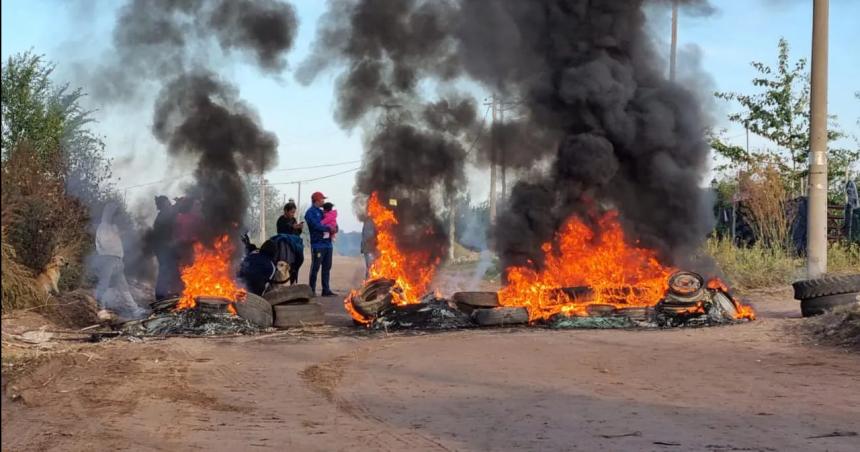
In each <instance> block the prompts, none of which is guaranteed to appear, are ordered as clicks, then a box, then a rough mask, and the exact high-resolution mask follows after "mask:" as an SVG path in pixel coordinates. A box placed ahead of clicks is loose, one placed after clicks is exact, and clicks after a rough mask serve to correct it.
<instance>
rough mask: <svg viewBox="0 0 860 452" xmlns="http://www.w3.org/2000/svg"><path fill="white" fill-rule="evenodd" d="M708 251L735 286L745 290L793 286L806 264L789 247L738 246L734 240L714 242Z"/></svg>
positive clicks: (710, 243)
mask: <svg viewBox="0 0 860 452" xmlns="http://www.w3.org/2000/svg"><path fill="white" fill-rule="evenodd" d="M706 249H707V252H708V254H710V255H711V256H712V257H713V258H714V260H716V261H717V264H718V265H719V267H720V269H722V270H723V272H724V273H725V275H726V277H728V279H729V280H730V282H731V284H732V285H733V286H735V287H738V288H741V289H756V288H760V287H772V286H779V285H784V284H789V283H791V282H792V281H794V280H795V279H797V277H798V276H799V273H800V268H801V266H802V264H803V261H802V260H801V259H798V258H796V257H792V256H791V254H790V253H789V252H788V251H787V250H786V249H785V248H768V247H765V246H762V245H760V244H758V243H757V244H755V245H753V246H751V247H736V246H734V245H732V243H731V241H730V240H718V239H710V240H708V242H707V244H706Z"/></svg>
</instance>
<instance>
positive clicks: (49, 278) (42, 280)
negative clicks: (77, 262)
mask: <svg viewBox="0 0 860 452" xmlns="http://www.w3.org/2000/svg"><path fill="white" fill-rule="evenodd" d="M68 265H69V262H68V261H67V260H66V258H65V257H63V256H61V255H56V256H54V257H52V258H51V261H50V262H48V265H46V266H45V269H44V270H42V273H39V276H37V277H36V282H37V283H38V287H39V288H40V289H42V291H44V292H45V294H46V295H50V294H52V293H53V294H58V293H60V288H59V287H57V284H59V282H60V272H61V271H62V270H63V268H65V267H66V266H68Z"/></svg>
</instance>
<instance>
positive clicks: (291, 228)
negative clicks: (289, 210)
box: [277, 215, 302, 235]
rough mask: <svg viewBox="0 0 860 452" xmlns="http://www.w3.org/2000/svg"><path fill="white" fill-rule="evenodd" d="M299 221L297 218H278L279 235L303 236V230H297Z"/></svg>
mask: <svg viewBox="0 0 860 452" xmlns="http://www.w3.org/2000/svg"><path fill="white" fill-rule="evenodd" d="M296 223H298V221H297V220H296V219H295V218H287V217H285V216H283V215H281V216H280V217H278V223H277V226H278V234H290V235H302V230H301V229H296V227H295V226H296Z"/></svg>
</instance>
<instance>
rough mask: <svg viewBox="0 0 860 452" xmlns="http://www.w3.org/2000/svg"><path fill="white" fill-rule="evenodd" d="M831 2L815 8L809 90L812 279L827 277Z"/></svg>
mask: <svg viewBox="0 0 860 452" xmlns="http://www.w3.org/2000/svg"><path fill="white" fill-rule="evenodd" d="M829 9H830V8H829V1H828V0H814V2H813V4H812V81H811V83H812V87H811V89H810V99H809V104H810V109H809V127H810V146H809V148H810V149H809V185H808V192H809V206H808V208H807V220H806V223H807V232H806V272H807V276H808V277H809V278H810V279H813V278H819V277H821V276H822V275H824V274H825V273H827V35H828V23H827V21H828V14H829Z"/></svg>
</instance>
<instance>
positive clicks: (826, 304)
mask: <svg viewBox="0 0 860 452" xmlns="http://www.w3.org/2000/svg"><path fill="white" fill-rule="evenodd" d="M854 303H860V292H854V293H841V294H836V295H826V296H823V297H816V298H808V299H806V300H803V301H801V302H800V312H801V313H802V314H803V316H804V317H812V316H816V315H821V314H824V313H825V312H826V311H829V310H831V309H833V308H835V307H837V306H843V305H850V304H854Z"/></svg>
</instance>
